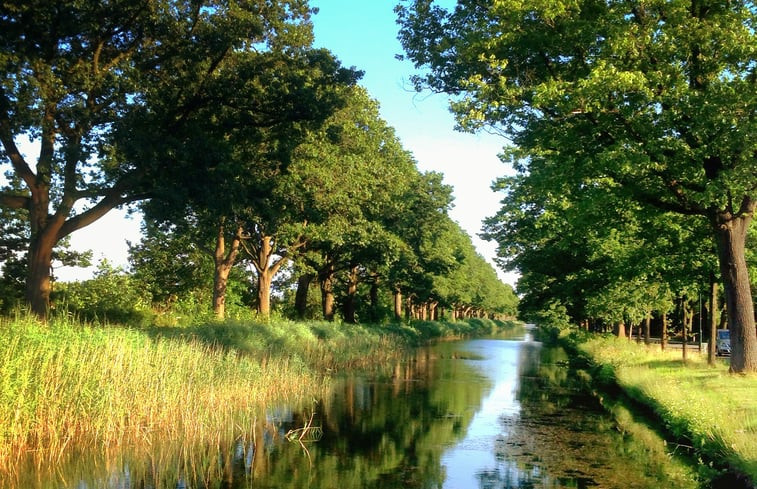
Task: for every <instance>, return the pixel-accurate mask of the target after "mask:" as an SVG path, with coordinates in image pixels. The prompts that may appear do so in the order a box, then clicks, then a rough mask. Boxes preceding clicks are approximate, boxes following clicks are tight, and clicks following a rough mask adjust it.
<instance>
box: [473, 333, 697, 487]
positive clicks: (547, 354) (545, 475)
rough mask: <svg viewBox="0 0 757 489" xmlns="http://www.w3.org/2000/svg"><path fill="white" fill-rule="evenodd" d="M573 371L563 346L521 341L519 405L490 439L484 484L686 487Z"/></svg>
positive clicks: (665, 461)
mask: <svg viewBox="0 0 757 489" xmlns="http://www.w3.org/2000/svg"><path fill="white" fill-rule="evenodd" d="M575 374H576V372H575V371H572V370H570V368H569V367H568V356H567V355H566V354H565V352H564V351H563V350H561V349H556V348H547V347H544V348H540V347H539V346H538V345H535V344H531V345H529V344H524V345H523V348H522V349H521V351H520V361H519V379H518V387H517V398H518V400H519V402H520V405H521V410H520V412H519V413H518V414H517V415H512V416H510V415H507V416H503V417H502V418H501V420H500V422H501V425H502V432H503V433H506V434H507V436H501V437H499V438H498V439H497V441H496V443H495V451H496V460H497V466H496V467H494V468H490V469H487V470H485V471H481V472H479V473H478V474H477V477H478V480H479V487H480V488H481V489H510V488H591V487H602V488H624V489H625V488H657V487H666V488H674V487H691V479H690V478H688V477H680V480H678V479H679V478H676V479H677V480H671V479H669V478H668V476H667V475H666V474H667V473H668V471H666V467H665V465H667V464H671V463H672V461H671V460H670V459H669V458H667V457H666V458H664V459H659V455H658V454H657V455H656V452H650V451H648V450H647V448H646V447H644V446H642V445H640V444H639V443H637V442H635V441H634V440H632V439H631V438H630V437H628V436H624V435H622V434H621V433H619V432H618V430H617V428H616V425H615V423H614V422H613V421H612V419H611V418H609V416H607V415H606V414H605V413H604V412H603V411H602V408H601V406H600V405H599V404H598V401H597V400H596V399H595V398H593V397H591V396H590V395H588V394H587V393H586V392H585V391H584V390H583V388H582V387H581V383H580V382H579V380H578V379H577V377H576V375H575ZM655 457H657V458H655Z"/></svg>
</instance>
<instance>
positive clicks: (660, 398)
mask: <svg viewBox="0 0 757 489" xmlns="http://www.w3.org/2000/svg"><path fill="white" fill-rule="evenodd" d="M564 331H567V330H564ZM561 340H564V341H562V342H563V343H564V344H567V345H568V346H569V347H570V348H571V349H572V350H573V351H574V353H576V354H578V355H581V356H585V357H586V358H587V359H589V363H590V365H592V367H591V368H590V370H591V371H592V377H593V379H594V381H595V383H596V385H597V386H598V387H599V389H600V392H604V393H607V392H611V391H612V390H613V389H618V388H619V389H620V391H621V392H622V394H623V395H624V396H627V397H628V398H630V400H632V401H633V402H634V403H637V404H638V406H640V407H642V408H643V409H644V410H646V411H648V412H649V413H650V414H652V415H653V417H654V418H657V419H659V420H660V421H661V424H662V427H663V428H664V430H665V431H666V432H668V434H669V435H670V438H669V440H673V442H674V443H676V444H677V446H676V447H674V450H678V449H681V450H689V451H691V453H692V454H693V455H694V457H695V458H696V461H697V462H698V466H699V472H700V476H701V477H702V478H703V479H705V480H713V481H719V482H718V483H719V484H721V485H720V486H717V487H721V486H722V487H743V486H746V487H751V485H753V484H754V482H755V481H757V437H755V434H756V433H757V396H756V395H755V392H757V377H755V376H753V375H733V374H728V373H727V370H726V369H724V368H723V366H724V365H725V364H726V363H727V360H726V359H720V360H718V365H716V366H712V365H709V364H708V362H707V355H706V354H702V355H699V354H692V355H689V356H688V357H687V359H686V360H685V361H684V360H683V359H682V355H681V351H680V350H672V349H668V350H661V349H660V346H659V345H644V344H643V343H637V342H635V341H629V340H627V339H619V338H617V337H615V336H611V335H591V334H588V333H585V332H581V331H574V332H573V333H570V334H567V333H563V334H562V335H561ZM598 395H600V396H603V395H604V394H601V393H600V394H598ZM607 404H608V407H609V404H610V403H609V402H608V403H607ZM723 484H726V485H723ZM750 484H751V485H750Z"/></svg>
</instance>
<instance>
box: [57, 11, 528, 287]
mask: <svg viewBox="0 0 757 489" xmlns="http://www.w3.org/2000/svg"><path fill="white" fill-rule="evenodd" d="M441 3H442V4H444V3H446V4H450V3H451V4H454V2H451V1H449V0H447V1H445V2H441ZM395 4H396V1H395V0H360V1H356V0H311V1H310V5H311V6H312V7H317V8H318V9H319V12H318V14H316V15H315V16H314V17H313V24H314V28H315V45H316V46H317V47H325V48H327V49H329V50H330V51H331V52H333V53H334V54H335V55H336V57H337V58H339V59H340V61H341V62H342V64H343V65H345V66H354V67H355V68H357V69H359V70H362V71H364V72H365V75H364V76H363V79H362V80H361V82H360V83H361V85H363V86H364V87H365V88H366V89H367V90H368V92H369V93H370V94H371V96H372V97H373V98H374V99H376V100H378V102H379V104H380V107H381V116H382V117H383V118H384V119H385V120H386V121H387V123H388V124H389V125H390V126H392V127H394V128H395V130H396V133H397V135H398V137H399V138H400V140H401V141H402V144H403V146H404V147H405V149H407V150H408V151H410V152H411V153H413V155H414V156H415V158H416V160H417V161H418V168H419V169H420V170H421V171H438V172H441V173H443V174H444V181H445V183H447V184H449V185H452V186H453V188H454V195H455V204H454V208H453V209H452V211H451V212H450V215H451V217H452V218H453V219H454V220H455V221H457V222H458V223H459V224H460V225H461V226H462V228H463V229H465V230H466V231H467V232H468V234H470V235H471V236H472V238H473V242H474V245H475V246H476V248H477V249H478V251H479V253H481V254H482V255H483V256H484V257H485V258H487V259H488V260H489V261H492V260H493V257H494V255H495V246H494V244H492V243H487V242H485V241H483V240H481V239H479V238H478V237H477V236H476V233H478V232H479V231H480V228H481V220H482V219H484V218H485V217H487V216H490V215H492V214H494V213H495V212H496V211H497V210H498V209H499V199H500V196H498V195H496V194H495V193H494V192H492V191H491V190H490V188H489V187H490V185H491V183H492V181H493V180H494V179H496V178H497V177H500V176H502V175H504V174H506V173H508V172H509V171H510V170H509V169H508V167H507V166H505V165H504V164H503V163H501V162H500V161H499V159H498V158H497V154H498V153H499V152H500V151H501V149H502V147H503V145H504V144H505V143H506V141H505V140H504V139H503V138H501V137H499V136H494V135H491V134H487V133H483V134H475V135H474V134H463V133H459V132H456V131H455V130H454V126H455V121H454V118H453V116H452V115H451V114H450V113H449V111H448V110H447V104H448V100H447V98H446V97H445V96H443V95H439V94H430V93H421V94H418V93H416V92H414V91H413V90H412V89H411V88H410V83H409V80H410V77H411V76H412V75H413V73H414V72H415V69H414V67H413V66H412V63H410V62H409V61H399V60H397V59H396V58H395V55H397V54H402V47H401V45H400V43H399V41H398V40H397V25H396V22H395V14H394V11H393V9H394V5H395ZM124 237H126V239H129V240H132V241H138V240H139V221H138V220H135V219H124V213H123V212H111V213H110V214H108V215H107V216H105V217H104V218H102V219H101V220H99V221H98V222H96V223H94V224H92V225H90V226H88V227H87V228H85V229H82V230H80V231H77V232H76V233H74V234H73V235H72V237H71V241H72V244H73V246H74V247H75V248H77V249H87V248H91V249H93V251H94V258H95V262H97V261H98V260H99V259H100V258H102V257H107V258H108V259H109V260H110V261H111V262H112V263H114V264H115V265H122V266H125V265H126V254H127V251H126V244H125V242H124ZM56 275H57V276H58V277H59V278H61V279H63V280H71V279H76V278H83V277H84V275H83V274H82V272H81V270H73V269H61V270H56ZM500 277H501V278H503V280H505V281H506V282H509V283H511V284H514V281H515V276H514V275H512V274H504V273H502V272H500Z"/></svg>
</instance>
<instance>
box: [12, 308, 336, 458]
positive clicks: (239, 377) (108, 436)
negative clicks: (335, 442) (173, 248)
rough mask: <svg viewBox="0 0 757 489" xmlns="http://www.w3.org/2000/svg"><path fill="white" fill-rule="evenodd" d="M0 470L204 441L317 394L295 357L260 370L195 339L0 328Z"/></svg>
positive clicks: (84, 329) (20, 325) (61, 326)
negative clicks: (112, 450)
mask: <svg viewBox="0 0 757 489" xmlns="http://www.w3.org/2000/svg"><path fill="white" fill-rule="evenodd" d="M0 370H2V376H1V377H0V426H2V431H1V432H0V436H1V437H0V471H1V472H5V473H12V472H13V469H14V467H16V466H17V464H18V463H19V462H20V461H21V459H22V458H24V456H25V455H27V454H29V453H30V452H33V453H34V454H35V459H38V460H39V462H40V463H44V464H50V463H54V462H55V461H56V460H58V459H60V458H61V457H63V456H64V454H65V453H66V451H67V450H68V449H69V448H70V447H76V449H77V450H81V449H83V448H87V447H96V448H103V447H114V446H119V445H129V446H133V445H140V444H142V445H150V444H153V443H155V442H156V441H157V440H159V439H177V438H180V439H187V440H193V439H203V438H208V437H212V436H213V434H214V433H216V432H218V431H219V430H225V429H226V428H227V427H228V425H229V424H245V423H248V422H249V420H250V419H251V418H253V417H254V416H256V415H259V414H261V413H262V410H263V409H264V408H265V407H266V406H274V405H276V404H277V403H282V402H291V403H296V402H298V401H301V400H302V399H305V398H310V399H312V398H313V397H314V396H319V395H322V393H323V392H324V389H325V388H326V387H327V384H328V383H327V382H324V378H323V376H322V375H320V374H318V373H317V372H316V371H314V370H312V369H310V368H308V367H307V366H306V365H305V364H304V363H303V362H302V361H301V360H300V359H298V358H297V357H296V356H295V357H273V356H269V357H267V358H265V361H260V359H256V358H253V357H250V356H249V355H244V354H240V353H239V352H238V351H235V350H230V349H220V348H217V347H215V346H213V345H210V344H207V343H202V342H200V341H193V340H189V341H186V340H179V339H175V338H173V339H172V338H160V337H150V336H149V335H147V334H145V333H144V332H141V331H134V330H128V329H121V328H109V329H103V328H96V327H88V326H74V325H71V324H65V323H57V324H51V325H49V326H42V325H40V324H37V323H34V322H32V321H24V322H10V323H5V324H2V327H0Z"/></svg>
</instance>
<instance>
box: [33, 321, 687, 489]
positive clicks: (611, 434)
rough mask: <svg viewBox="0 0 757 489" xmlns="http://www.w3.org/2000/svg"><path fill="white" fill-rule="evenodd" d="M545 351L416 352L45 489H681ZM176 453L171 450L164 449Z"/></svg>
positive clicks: (650, 438)
mask: <svg viewBox="0 0 757 489" xmlns="http://www.w3.org/2000/svg"><path fill="white" fill-rule="evenodd" d="M582 379H583V374H582V373H581V372H578V371H576V370H573V369H571V368H570V366H569V362H568V356H567V355H566V353H565V352H564V351H562V350H561V349H559V348H553V347H547V346H544V345H542V344H541V343H539V342H537V341H534V340H533V338H532V337H531V333H530V332H529V331H524V332H522V333H520V334H518V335H516V336H514V337H511V338H488V339H475V340H468V341H459V342H447V343H441V344H438V345H435V346H433V347H429V348H423V349H419V350H418V351H416V352H415V353H414V354H413V355H412V356H410V357H409V358H407V359H405V360H404V361H402V362H399V363H397V365H394V366H388V368H387V369H386V370H385V371H384V372H383V373H382V374H380V375H376V376H354V377H349V378H345V379H342V380H340V381H339V382H337V383H336V387H335V389H334V391H333V393H332V395H331V396H330V397H328V398H326V399H320V400H313V403H312V406H310V407H309V408H305V409H302V410H297V411H295V410H292V409H287V408H286V407H282V408H280V409H278V410H276V411H273V412H270V413H269V415H268V416H267V419H266V420H265V421H262V420H261V421H260V422H258V423H256V425H255V427H254V428H253V429H251V430H248V431H249V432H248V434H247V435H245V436H244V437H241V438H238V439H236V440H216V441H209V442H208V443H207V445H206V446H204V447H201V448H200V449H199V450H198V448H197V447H195V448H193V449H192V451H191V452H192V453H187V450H186V447H184V448H182V447H181V443H180V442H179V443H167V444H166V446H167V447H168V446H171V447H174V448H172V449H168V448H161V447H156V448H155V453H154V454H152V455H151V456H150V457H147V458H145V457H144V456H141V458H131V457H128V456H124V455H120V456H118V457H116V458H115V459H114V458H112V457H108V456H107V455H106V454H99V455H98V456H89V455H87V456H85V455H84V454H83V455H82V457H81V459H79V461H78V462H77V463H76V464H73V466H71V467H62V468H61V470H60V471H59V473H58V474H57V475H56V476H55V478H54V480H48V481H40V480H37V481H36V482H35V483H34V486H36V487H44V488H47V487H50V488H53V487H55V488H61V489H62V488H76V489H92V488H108V489H132V488H156V489H157V488H161V489H162V488H171V489H174V488H176V489H185V488H186V489H189V488H227V489H232V488H324V489H325V488H329V489H353V488H355V489H356V488H387V489H389V488H407V489H411V488H428V489H431V488H433V489H439V488H444V489H500V488H501V489H505V488H624V489H628V488H640V489H641V488H659V487H665V488H691V487H697V485H696V483H695V482H694V479H693V475H692V472H691V469H690V468H688V467H687V466H686V465H685V464H683V463H681V462H680V461H678V460H677V459H676V458H675V457H674V456H671V455H670V454H669V453H667V452H666V451H664V450H663V449H662V448H661V447H662V446H663V442H662V440H660V439H659V438H656V435H654V433H653V432H652V431H651V430H648V429H644V428H643V427H642V432H643V433H645V436H644V438H646V440H645V442H644V443H641V442H640V441H639V440H638V439H637V438H638V436H631V435H629V434H628V432H627V429H626V428H627V427H624V429H620V428H619V427H618V425H617V424H616V423H615V422H614V420H613V419H611V418H610V417H609V416H608V415H607V414H606V413H605V412H604V411H603V409H602V408H601V406H600V405H599V403H598V401H597V400H596V399H595V397H593V396H590V395H587V393H586V392H585V391H584V390H583V387H581V386H582V385H584V382H582ZM176 447H179V448H178V449H177V448H176Z"/></svg>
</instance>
